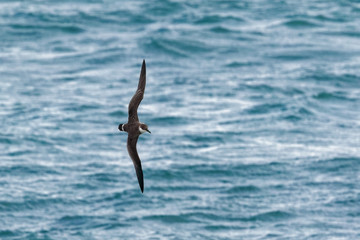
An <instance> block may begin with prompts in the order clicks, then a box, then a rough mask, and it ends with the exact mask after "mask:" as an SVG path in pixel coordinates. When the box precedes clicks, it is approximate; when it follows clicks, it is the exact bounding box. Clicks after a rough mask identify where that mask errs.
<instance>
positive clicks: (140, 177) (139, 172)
mask: <svg viewBox="0 0 360 240" xmlns="http://www.w3.org/2000/svg"><path fill="white" fill-rule="evenodd" d="M135 170H136V176H137V179H138V182H139V186H140V190H141V193H144V176H143V172H142V168H141V165H139V166H136V167H135Z"/></svg>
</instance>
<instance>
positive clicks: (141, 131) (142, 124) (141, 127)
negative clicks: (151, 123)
mask: <svg viewBox="0 0 360 240" xmlns="http://www.w3.org/2000/svg"><path fill="white" fill-rule="evenodd" d="M139 131H140V134H142V133H144V132H148V133H151V132H150V130H149V128H148V126H147V125H146V124H144V123H141V124H140V126H139Z"/></svg>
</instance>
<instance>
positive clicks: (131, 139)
mask: <svg viewBox="0 0 360 240" xmlns="http://www.w3.org/2000/svg"><path fill="white" fill-rule="evenodd" d="M145 85H146V65H145V60H143V63H142V67H141V72H140V78H139V84H138V88H137V90H136V92H135V94H134V96H133V97H132V98H131V100H130V103H129V107H128V110H129V111H128V112H129V118H128V122H127V123H124V124H119V127H118V129H119V131H124V132H127V133H128V139H127V150H128V153H129V155H130V157H131V159H132V161H133V164H134V167H135V171H136V175H137V178H138V181H139V185H140V189H141V192H144V177H143V172H142V167H141V161H140V158H139V155H138V153H137V150H136V143H137V140H138V138H139V136H140V135H141V134H142V133H145V132H149V133H151V132H150V131H149V129H148V126H147V125H146V124H144V123H141V122H140V121H139V117H138V115H137V109H138V107H139V105H140V102H141V100H142V99H143V98H144V92H145Z"/></svg>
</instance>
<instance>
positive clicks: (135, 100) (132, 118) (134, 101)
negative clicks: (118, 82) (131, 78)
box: [128, 59, 146, 123]
mask: <svg viewBox="0 0 360 240" xmlns="http://www.w3.org/2000/svg"><path fill="white" fill-rule="evenodd" d="M145 85H146V65H145V59H144V60H143V63H142V67H141V72H140V78H139V84H138V88H137V90H136V93H135V94H134V96H133V97H132V98H131V100H130V103H129V108H128V110H129V119H128V123H132V122H137V121H139V118H138V114H137V109H138V107H139V105H140V102H141V100H142V99H143V98H144V92H145Z"/></svg>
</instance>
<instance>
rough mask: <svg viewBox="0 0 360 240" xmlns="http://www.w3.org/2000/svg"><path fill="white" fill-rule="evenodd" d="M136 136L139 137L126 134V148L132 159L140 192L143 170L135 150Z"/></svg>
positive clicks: (142, 188) (142, 190) (142, 182)
mask: <svg viewBox="0 0 360 240" xmlns="http://www.w3.org/2000/svg"><path fill="white" fill-rule="evenodd" d="M138 138H139V136H136V137H130V136H128V139H127V150H128V153H129V155H130V157H131V159H132V161H133V164H134V167H135V171H136V176H137V179H138V181H139V185H140V189H141V192H144V177H143V172H142V168H141V161H140V158H139V155H138V153H137V150H136V143H137V140H138Z"/></svg>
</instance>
